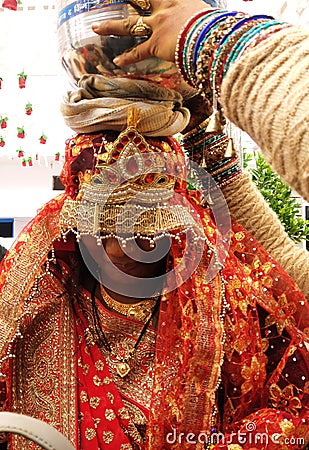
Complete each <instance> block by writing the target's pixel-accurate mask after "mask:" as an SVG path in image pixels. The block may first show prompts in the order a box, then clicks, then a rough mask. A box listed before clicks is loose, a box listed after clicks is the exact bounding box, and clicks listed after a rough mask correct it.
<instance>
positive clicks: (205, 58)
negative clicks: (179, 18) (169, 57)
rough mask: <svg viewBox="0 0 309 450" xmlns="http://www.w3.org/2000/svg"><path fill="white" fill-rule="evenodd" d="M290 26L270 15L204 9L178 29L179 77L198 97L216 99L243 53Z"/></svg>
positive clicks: (176, 53)
mask: <svg viewBox="0 0 309 450" xmlns="http://www.w3.org/2000/svg"><path fill="white" fill-rule="evenodd" d="M288 26H290V25H289V24H287V23H285V22H279V21H277V20H274V19H273V18H272V17H271V16H266V15H253V16H250V15H249V14H245V13H240V12H235V11H225V10H221V9H220V10H219V9H215V10H204V11H201V12H199V13H198V14H196V15H194V16H193V17H191V18H190V19H189V20H188V21H187V23H186V24H185V26H184V27H183V29H182V30H181V32H180V34H179V36H178V40H177V45H176V51H175V62H176V66H177V67H178V70H179V71H180V73H181V75H182V77H183V78H184V80H185V81H187V82H188V83H189V84H190V85H191V86H193V87H194V88H196V89H197V90H198V91H199V92H200V93H201V94H202V95H209V92H210V91H212V93H213V95H215V96H216V98H217V99H218V100H219V98H220V91H221V85H222V82H223V80H224V78H225V76H226V74H227V71H228V70H229V69H230V67H231V65H233V64H234V63H235V62H237V61H238V60H239V58H240V57H241V56H242V55H243V54H244V52H247V51H250V49H252V48H254V47H255V46H256V45H258V44H259V43H261V42H262V41H264V40H265V39H267V38H268V37H269V36H271V35H272V34H274V33H276V32H278V31H280V30H282V29H285V28H286V27H288Z"/></svg>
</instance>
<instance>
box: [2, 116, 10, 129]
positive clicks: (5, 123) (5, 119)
mask: <svg viewBox="0 0 309 450" xmlns="http://www.w3.org/2000/svg"><path fill="white" fill-rule="evenodd" d="M8 120H9V118H8V117H1V119H0V127H1V128H6V127H7V125H8V123H7V121H8Z"/></svg>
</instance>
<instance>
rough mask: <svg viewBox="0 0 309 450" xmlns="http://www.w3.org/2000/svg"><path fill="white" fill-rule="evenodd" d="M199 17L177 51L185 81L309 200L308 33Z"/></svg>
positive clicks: (227, 17) (255, 20)
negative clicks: (217, 105)
mask: <svg viewBox="0 0 309 450" xmlns="http://www.w3.org/2000/svg"><path fill="white" fill-rule="evenodd" d="M193 19H194V18H193ZM193 19H191V21H190V22H188V23H187V24H186V26H185V27H184V28H183V31H182V33H181V34H180V35H179V39H178V46H177V50H176V62H177V64H178V67H179V69H180V71H181V73H182V75H183V77H184V79H185V80H186V81H187V82H189V83H190V84H191V85H192V86H194V87H195V88H197V89H198V90H199V91H200V92H201V93H202V94H203V95H204V96H205V99H206V100H207V101H209V100H211V99H213V98H216V99H217V102H219V103H218V104H219V105H221V106H222V107H223V111H224V115H225V116H226V117H227V118H228V119H230V120H231V121H232V122H233V123H235V124H236V125H237V126H238V127H240V128H241V129H243V130H244V131H246V132H247V133H248V134H249V135H250V136H251V137H252V139H253V140H254V141H255V142H256V143H257V144H258V145H259V147H260V148H261V150H262V152H263V153H264V154H265V157H266V159H267V160H268V161H269V162H270V164H271V165H272V166H273V168H274V169H275V170H276V171H277V172H278V173H279V174H280V175H281V176H282V178H283V179H284V180H285V181H287V182H288V183H289V184H290V185H291V186H293V187H294V188H295V189H296V190H297V191H298V192H299V193H300V194H301V195H302V196H303V197H304V198H305V199H306V200H309V170H308V167H309V152H308V141H309V131H308V126H307V123H308V117H309V112H308V111H309V95H308V90H309V89H308V75H307V74H308V69H309V51H308V49H309V32H308V31H307V30H306V29H302V28H300V27H296V26H292V25H289V24H286V23H280V22H278V21H276V20H272V19H270V18H267V17H265V16H253V17H250V16H246V15H242V14H241V13H232V12H227V11H226V12H224V13H222V12H212V13H210V12H208V13H205V14H204V16H202V18H201V17H200V16H198V15H197V16H196V20H195V21H194V20H193ZM215 106H216V105H215V104H214V107H215Z"/></svg>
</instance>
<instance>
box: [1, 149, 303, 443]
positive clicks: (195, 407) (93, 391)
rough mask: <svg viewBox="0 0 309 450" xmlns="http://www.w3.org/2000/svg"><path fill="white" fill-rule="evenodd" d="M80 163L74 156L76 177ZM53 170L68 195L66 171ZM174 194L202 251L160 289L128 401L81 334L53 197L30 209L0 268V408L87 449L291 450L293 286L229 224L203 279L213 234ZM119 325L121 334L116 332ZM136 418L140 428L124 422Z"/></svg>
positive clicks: (75, 288) (73, 276)
mask: <svg viewBox="0 0 309 450" xmlns="http://www.w3.org/2000/svg"><path fill="white" fill-rule="evenodd" d="M175 148H176V144H175ZM86 150H87V148H84V149H82V150H81V153H80V154H82V153H83V151H86ZM74 162H75V163H76V164H77V160H76V158H75V159H74ZM83 164H84V165H87V163H86V162H84V163H83ZM67 169H68V168H67ZM82 169H83V167H82V162H81V161H80V164H77V165H76V170H77V171H82ZM86 169H87V168H86V167H85V170H86ZM66 173H67V175H68V177H69V178H70V180H71V183H69V184H70V188H69V192H70V193H71V194H72V193H73V192H74V191H75V190H74V183H73V181H74V179H73V178H74V177H73V175H74V174H73V173H69V171H68V170H67V171H66ZM72 183H73V184H72ZM179 191H180V192H182V195H184V196H185V197H186V198H187V200H188V201H189V202H191V204H192V206H194V209H195V211H197V213H198V214H199V215H200V218H201V221H202V223H203V226H204V230H205V234H206V236H207V238H208V246H207V245H205V249H204V253H203V256H202V259H201V261H200V263H199V265H198V267H197V268H196V270H195V271H194V273H193V275H192V276H191V277H190V278H189V279H187V280H186V281H184V282H182V283H181V284H179V285H178V287H177V288H175V289H173V290H171V291H170V292H169V289H168V286H165V289H164V290H163V294H162V298H161V304H160V311H159V316H158V324H157V328H156V330H154V329H151V333H153V334H152V342H153V343H152V344H151V342H149V345H150V346H151V345H153V352H150V353H152V356H149V358H150V359H151V358H152V362H151V364H152V370H150V371H149V374H150V375H151V376H150V379H149V380H148V389H147V390H145V389H143V388H142V385H141V384H140V383H135V384H133V383H132V384H131V385H130V386H131V387H132V390H133V389H135V391H134V392H135V395H134V398H135V401H132V395H130V393H128V390H127V391H126V390H125V389H124V386H123V385H122V386H120V385H119V380H117V377H116V375H115V369H114V368H113V364H112V360H111V359H110V356H109V355H108V354H107V353H106V350H104V349H102V348H100V345H99V344H98V341H97V339H96V336H95V334H92V333H91V327H92V319H91V314H90V313H91V310H90V309H89V308H90V298H91V296H90V292H88V290H87V288H86V287H85V286H83V285H80V278H79V275H78V274H80V273H82V272H83V270H84V268H83V267H84V266H83V263H82V260H81V259H80V256H79V252H78V246H77V245H76V242H75V239H74V236H73V235H69V236H68V237H67V240H66V242H65V241H64V240H63V239H62V238H61V235H60V231H59V226H58V220H59V213H60V211H61V207H62V205H63V201H64V199H65V198H67V197H68V196H69V194H68V192H67V193H66V194H64V195H63V196H61V197H59V198H57V199H55V200H53V201H51V202H50V203H48V204H47V205H45V207H43V208H42V210H41V211H40V212H39V214H38V215H37V217H35V218H34V219H33V221H32V222H31V223H30V224H29V225H28V226H27V227H26V229H25V230H24V232H23V233H22V234H21V235H20V237H19V239H18V240H17V241H16V243H15V244H14V245H13V247H12V248H11V250H10V251H9V253H8V255H7V256H6V258H5V260H4V261H3V263H2V265H1V275H0V282H1V285H0V287H1V307H0V352H1V371H2V373H3V375H4V377H3V378H2V380H3V381H2V388H3V389H2V390H1V394H2V396H3V398H2V402H4V394H5V390H4V386H6V403H5V405H4V408H5V409H9V410H14V411H17V412H21V413H25V414H29V415H32V416H33V417H37V418H39V419H42V420H44V421H46V422H48V423H50V424H51V425H53V426H55V427H56V428H57V429H58V430H59V431H61V432H62V433H64V434H65V435H66V436H67V437H68V438H69V439H70V440H71V442H72V443H73V445H75V446H76V448H77V449H80V450H81V449H87V448H89V449H90V448H94V447H93V446H92V445H93V442H95V444H97V447H98V448H102V449H105V448H106V449H108V448H113V450H117V449H121V450H125V449H131V448H132V449H142V450H146V449H158V450H160V449H162V450H163V449H169V448H171V449H172V448H174V449H190V448H196V449H202V448H205V447H204V444H205V443H206V442H207V444H214V448H215V449H228V450H231V449H233V450H239V449H244V450H247V449H252V448H256V449H259V450H262V449H267V450H270V449H274V450H275V449H278V448H281V449H289V448H291V445H290V443H291V442H293V446H295V447H294V448H305V443H306V442H308V440H309V436H308V430H309V426H308V425H309V422H308V420H309V411H308V410H309V358H308V349H309V338H308V336H309V311H308V304H307V302H306V300H305V298H304V296H303V295H302V293H301V292H300V290H299V288H298V287H297V285H296V284H295V282H294V281H293V280H292V279H291V278H290V277H289V276H288V275H287V274H286V273H285V271H284V270H283V269H282V268H281V267H280V266H279V265H278V264H277V263H276V262H275V261H274V260H273V259H272V258H271V257H270V256H269V254H268V253H267V252H266V251H265V250H264V249H263V248H262V246H261V245H260V244H259V243H258V242H257V241H256V240H255V239H254V238H253V237H252V236H251V235H250V234H249V233H248V232H246V230H244V229H243V227H241V226H240V225H239V224H237V223H233V225H232V232H231V236H230V247H229V250H228V251H227V254H226V259H225V262H224V267H223V268H222V270H221V271H218V272H217V273H216V275H215V276H214V277H213V278H212V279H211V280H210V281H209V279H208V278H207V277H206V272H207V269H208V267H209V264H210V258H211V253H209V248H208V247H209V245H215V244H216V242H217V237H218V234H219V232H218V229H217V227H216V225H215V222H214V219H213V217H212V213H211V211H210V210H208V209H205V208H202V206H200V204H199V201H198V198H195V197H194V193H192V192H191V193H190V195H189V193H188V192H187V191H186V189H185V186H179ZM74 195H76V192H75V193H74ZM176 232H177V230H175V233H176ZM185 243H186V242H185V238H184V237H183V238H182V241H181V242H180V243H176V241H173V244H172V246H171V249H170V255H169V258H168V263H167V270H171V269H173V268H175V267H176V266H177V264H181V259H182V256H183V253H184V248H185ZM189 255H190V249H189ZM192 257H193V255H192ZM188 261H190V258H188ZM96 301H97V302H99V300H98V299H97V300H96ZM98 304H99V303H98ZM89 311H90V313H89ZM104 314H105V313H104V311H100V315H101V318H102V326H103V327H104V328H105V330H106V332H107V333H108V330H109V327H110V326H111V324H110V321H109V320H107V319H105V320H104V317H105V316H104ZM114 315H115V318H114V319H115V320H117V317H118V318H119V317H120V318H121V316H117V314H114ZM123 323H125V322H123ZM132 326H136V327H137V326H138V324H135V325H134V324H132ZM125 329H126V330H127V338H130V333H129V330H130V327H129V326H128V327H126V328H125ZM131 338H132V337H131ZM135 339H136V337H135ZM144 344H145V342H144ZM140 350H141V351H142V350H143V349H140ZM13 354H14V355H15V357H12V355H13ZM137 355H138V351H137ZM142 361H143V362H144V364H146V363H145V361H146V360H145V359H144V358H142ZM149 364H150V362H149ZM149 367H150V366H149ZM145 370H146V369H145ZM146 372H147V370H146ZM147 373H148V372H147ZM146 400H147V401H146ZM129 404H130V405H133V407H131V408H130V405H129ZM134 411H135V412H134ZM138 411H139V414H137V413H138ZM136 415H139V417H144V418H146V424H143V423H137V422H138V421H137V419H136ZM98 419H100V421H98ZM143 425H144V428H143ZM219 433H222V434H219ZM219 437H221V442H220V443H217V442H216V439H219ZM245 438H246V441H244V440H245ZM292 439H293V440H292ZM278 442H279V444H280V447H278V445H279V444H278ZM231 445H233V447H232V446H231ZM26 448H27V449H32V448H33V449H34V448H36V447H35V445H34V444H29V443H25V442H24V441H23V439H22V438H17V437H16V438H13V440H12V444H11V449H18V450H22V449H26Z"/></svg>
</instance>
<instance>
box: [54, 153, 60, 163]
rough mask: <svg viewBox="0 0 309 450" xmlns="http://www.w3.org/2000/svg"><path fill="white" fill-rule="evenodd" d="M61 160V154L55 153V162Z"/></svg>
mask: <svg viewBox="0 0 309 450" xmlns="http://www.w3.org/2000/svg"><path fill="white" fill-rule="evenodd" d="M59 159H60V152H57V153H55V161H59Z"/></svg>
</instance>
